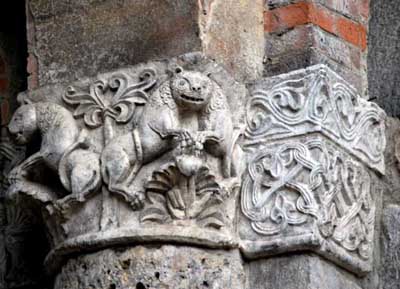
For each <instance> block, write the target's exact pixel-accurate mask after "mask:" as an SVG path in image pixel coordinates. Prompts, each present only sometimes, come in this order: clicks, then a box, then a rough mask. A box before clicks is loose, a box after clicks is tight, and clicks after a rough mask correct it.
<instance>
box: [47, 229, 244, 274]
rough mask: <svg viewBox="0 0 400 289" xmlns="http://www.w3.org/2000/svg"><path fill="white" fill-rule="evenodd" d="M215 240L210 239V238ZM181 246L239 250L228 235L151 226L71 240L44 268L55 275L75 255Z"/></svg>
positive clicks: (54, 252) (233, 239)
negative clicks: (113, 249)
mask: <svg viewBox="0 0 400 289" xmlns="http://www.w3.org/2000/svg"><path fill="white" fill-rule="evenodd" d="M210 237H211V238H212V239H211V238H210ZM152 243H153V244H154V243H157V244H170V243H175V244H180V245H190V246H199V247H205V248H210V249H235V248H238V247H239V242H238V240H237V239H236V238H233V237H231V234H229V232H226V233H222V232H215V231H212V232H211V231H205V230H204V229H197V228H193V227H180V226H165V225H154V224H153V225H152V227H151V228H143V227H139V228H119V229H113V230H108V231H104V232H102V233H101V234H99V233H98V232H95V233H90V234H86V235H80V236H78V237H75V238H70V239H68V240H66V241H64V242H63V243H61V244H60V245H58V246H57V247H56V248H54V249H53V250H51V251H50V253H49V254H48V255H47V257H46V259H45V262H44V265H45V267H46V270H47V272H48V274H53V273H55V272H56V271H57V270H58V269H59V268H60V267H61V266H62V264H63V262H64V261H65V259H67V258H68V256H70V255H73V254H74V253H78V252H79V253H83V252H86V253H90V252H93V251H96V250H100V249H106V248H110V247H118V246H126V245H143V244H152Z"/></svg>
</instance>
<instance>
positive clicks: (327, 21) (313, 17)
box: [309, 5, 335, 33]
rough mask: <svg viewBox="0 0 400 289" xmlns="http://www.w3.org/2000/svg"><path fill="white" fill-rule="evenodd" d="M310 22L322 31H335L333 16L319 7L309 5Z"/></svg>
mask: <svg viewBox="0 0 400 289" xmlns="http://www.w3.org/2000/svg"><path fill="white" fill-rule="evenodd" d="M309 18H310V22H311V23H313V24H314V25H317V26H319V27H321V28H322V29H324V30H326V31H328V32H331V33H332V32H333V31H334V30H335V15H334V14H333V13H332V12H330V11H328V10H327V9H324V8H323V7H322V6H319V5H310V14H309Z"/></svg>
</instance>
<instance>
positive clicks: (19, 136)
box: [8, 102, 101, 201]
mask: <svg viewBox="0 0 400 289" xmlns="http://www.w3.org/2000/svg"><path fill="white" fill-rule="evenodd" d="M8 129H9V131H10V133H11V135H12V136H13V137H14V138H15V141H16V142H17V143H18V144H21V145H26V144H29V143H30V142H31V141H32V140H33V137H34V135H36V134H40V136H41V145H40V150H39V151H38V152H36V153H34V154H33V155H31V156H30V157H28V158H27V159H26V160H25V161H23V162H22V163H21V164H20V165H18V166H17V167H15V168H14V169H13V170H12V172H11V173H10V175H9V179H10V182H11V183H14V182H15V181H16V180H18V179H24V178H26V175H27V173H28V172H29V171H30V170H31V169H34V168H35V167H36V166H37V165H39V164H40V163H42V164H44V165H45V166H47V167H48V168H50V169H52V170H53V171H56V172H59V170H60V171H62V172H63V173H62V175H65V176H64V177H61V182H62V183H63V185H64V187H65V188H66V189H67V190H68V191H70V192H72V195H74V196H75V197H76V198H77V199H78V200H80V201H82V200H83V199H84V196H85V195H86V194H88V193H90V192H92V191H93V190H95V189H97V188H98V186H99V185H100V184H101V175H100V160H99V155H98V154H96V153H94V152H91V151H89V150H87V148H85V147H84V145H83V144H84V142H82V141H81V140H80V136H79V134H80V130H79V128H78V126H77V124H76V122H75V119H74V118H73V116H72V114H71V113H70V112H69V111H68V110H67V109H65V108H63V107H62V106H60V105H58V104H54V103H47V102H39V103H31V104H25V105H22V106H20V107H19V108H18V109H17V111H16V112H15V113H14V115H13V117H12V119H11V122H10V124H9V126H8ZM66 153H67V154H66ZM61 162H63V163H64V166H63V167H62V168H61V167H60V163H61ZM66 172H68V174H67V175H66Z"/></svg>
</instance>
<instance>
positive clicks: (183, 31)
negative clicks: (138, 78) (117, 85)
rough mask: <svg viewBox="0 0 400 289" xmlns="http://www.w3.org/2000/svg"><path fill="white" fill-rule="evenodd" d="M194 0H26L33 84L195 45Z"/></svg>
mask: <svg viewBox="0 0 400 289" xmlns="http://www.w3.org/2000/svg"><path fill="white" fill-rule="evenodd" d="M196 2H197V1H180V0H168V1H157V0H147V1H141V0H130V1H87V0H78V1H67V0H56V1H50V0H33V1H29V4H28V5H29V8H30V12H31V14H32V16H33V23H34V27H35V32H34V33H35V39H36V43H35V44H34V48H33V51H34V54H35V55H36V56H37V58H38V64H39V84H40V85H44V84H48V83H55V82H60V81H68V80H75V79H78V78H81V77H84V76H92V75H95V74H97V73H99V72H104V71H107V70H111V69H116V68H119V67H121V66H126V65H132V64H136V63H139V62H142V61H146V60H149V59H154V58H156V57H158V58H161V57H171V56H176V55H179V54H181V53H184V52H188V51H197V50H200V48H201V42H200V39H199V37H198V34H199V27H198V24H197V19H198V10H197V9H198V6H197V3H196Z"/></svg>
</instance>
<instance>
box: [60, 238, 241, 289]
mask: <svg viewBox="0 0 400 289" xmlns="http://www.w3.org/2000/svg"><path fill="white" fill-rule="evenodd" d="M244 283H245V274H244V270H243V265H242V260H241V256H240V254H239V252H238V251H220V250H205V249H200V248H191V247H185V246H183V247H179V246H173V245H164V246H153V247H152V246H148V247H145V246H138V247H134V248H130V249H108V250H104V251H100V252H97V253H92V254H88V255H84V256H80V257H76V258H72V259H70V260H69V261H68V262H67V263H66V265H65V266H64V268H63V269H62V271H61V272H60V273H59V274H58V276H57V278H56V282H55V287H54V288H55V289H70V288H74V289H87V288H96V289H111V288H124V289H146V288H157V289H163V288H165V289H167V288H176V289H207V288H213V289H226V288H232V289H233V288H234V289H243V288H245V287H244Z"/></svg>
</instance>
